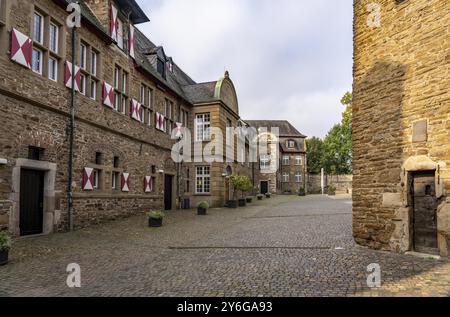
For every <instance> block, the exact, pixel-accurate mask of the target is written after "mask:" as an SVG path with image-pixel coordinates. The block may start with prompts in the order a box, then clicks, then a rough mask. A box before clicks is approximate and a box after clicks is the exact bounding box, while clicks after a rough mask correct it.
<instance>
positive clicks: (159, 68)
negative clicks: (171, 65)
mask: <svg viewBox="0 0 450 317" xmlns="http://www.w3.org/2000/svg"><path fill="white" fill-rule="evenodd" d="M156 68H157V71H158V73H159V74H160V75H161V76H162V77H163V78H164V79H166V64H165V63H164V61H163V60H162V59H160V58H158V61H157V64H156Z"/></svg>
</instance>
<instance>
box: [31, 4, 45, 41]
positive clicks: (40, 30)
mask: <svg viewBox="0 0 450 317" xmlns="http://www.w3.org/2000/svg"><path fill="white" fill-rule="evenodd" d="M33 27H34V28H33V41H35V42H37V43H39V44H44V17H43V16H42V15H41V14H39V13H37V12H35V13H34V24H33Z"/></svg>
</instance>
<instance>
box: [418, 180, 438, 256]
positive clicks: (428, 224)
mask: <svg viewBox="0 0 450 317" xmlns="http://www.w3.org/2000/svg"><path fill="white" fill-rule="evenodd" d="M412 179H413V182H412V194H413V195H412V196H413V197H412V198H413V206H414V210H413V217H412V230H413V247H414V251H416V252H421V253H427V254H439V248H438V233H437V208H438V200H437V197H436V185H435V171H423V172H414V173H413V174H412Z"/></svg>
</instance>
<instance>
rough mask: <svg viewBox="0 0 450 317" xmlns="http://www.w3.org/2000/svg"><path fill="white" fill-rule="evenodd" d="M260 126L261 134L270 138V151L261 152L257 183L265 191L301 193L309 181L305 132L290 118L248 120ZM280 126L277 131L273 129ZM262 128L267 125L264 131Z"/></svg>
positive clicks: (253, 124)
mask: <svg viewBox="0 0 450 317" xmlns="http://www.w3.org/2000/svg"><path fill="white" fill-rule="evenodd" d="M246 122H247V123H248V124H249V125H250V126H251V127H255V128H256V129H258V130H259V134H258V135H259V137H260V138H264V139H265V140H267V142H268V155H260V156H259V158H258V159H259V166H258V167H257V169H258V172H257V173H256V177H255V179H256V182H255V183H256V186H257V187H258V189H259V191H260V192H262V193H266V192H270V193H274V194H298V193H299V191H300V189H302V188H303V189H304V190H305V191H306V190H307V188H306V187H307V184H306V177H305V176H306V171H307V170H306V142H305V139H306V136H305V135H303V134H301V133H300V132H298V130H297V129H296V128H294V127H293V126H292V125H291V124H290V123H289V122H288V121H276V120H255V121H251V120H247V121H246ZM273 128H276V129H277V130H278V135H275V134H274V133H272V129H273ZM260 129H265V130H266V132H262V131H261V130H260Z"/></svg>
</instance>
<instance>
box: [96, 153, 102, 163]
mask: <svg viewBox="0 0 450 317" xmlns="http://www.w3.org/2000/svg"><path fill="white" fill-rule="evenodd" d="M102 163H103V154H102V153H100V152H95V164H96V165H102Z"/></svg>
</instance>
